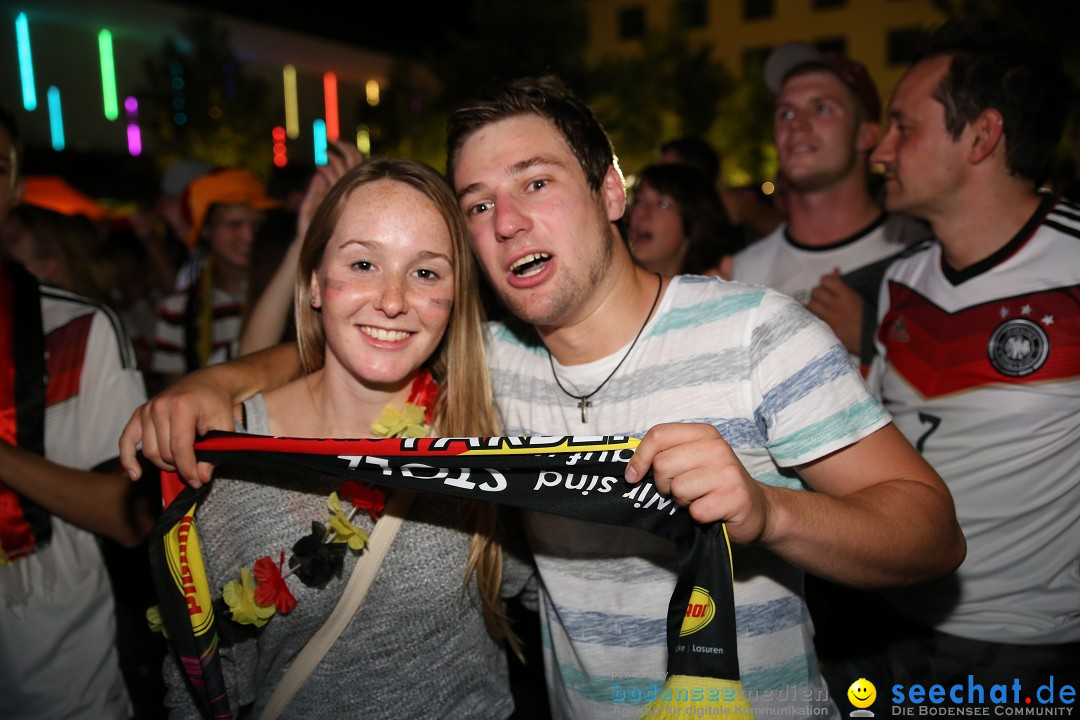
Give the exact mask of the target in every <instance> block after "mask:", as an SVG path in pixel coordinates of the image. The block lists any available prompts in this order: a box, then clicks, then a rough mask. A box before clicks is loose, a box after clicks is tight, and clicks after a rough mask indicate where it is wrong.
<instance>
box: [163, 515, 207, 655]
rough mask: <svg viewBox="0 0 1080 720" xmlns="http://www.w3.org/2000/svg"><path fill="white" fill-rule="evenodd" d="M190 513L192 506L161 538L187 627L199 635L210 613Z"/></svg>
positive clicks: (199, 554)
mask: <svg viewBox="0 0 1080 720" xmlns="http://www.w3.org/2000/svg"><path fill="white" fill-rule="evenodd" d="M194 512H195V506H194V505H192V507H191V509H190V510H188V512H187V515H185V516H184V517H183V518H182V519H181V520H180V522H178V523H177V524H176V527H174V528H173V529H172V530H170V531H169V533H168V534H167V535H166V536H165V550H166V560H167V561H168V564H169V572H170V573H171V574H172V578H173V582H175V583H176V589H177V590H178V591H179V592H180V594H181V595H183V596H184V600H185V601H186V603H187V610H188V615H189V616H190V617H191V627H192V629H193V630H194V632H195V634H196V635H202V634H203V633H205V632H207V631H208V630H209V629H210V626H211V623H212V622H213V620H214V609H213V606H212V598H211V597H210V587H209V585H208V584H207V582H206V569H205V568H204V567H203V559H202V552H201V551H200V549H199V536H198V535H197V534H196V532H195V523H194V522H193V520H192V515H193V514H194Z"/></svg>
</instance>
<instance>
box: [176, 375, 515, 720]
mask: <svg viewBox="0 0 1080 720" xmlns="http://www.w3.org/2000/svg"><path fill="white" fill-rule="evenodd" d="M245 412H246V417H247V431H248V432H252V433H258V434H269V424H268V420H267V416H266V407H265V405H264V404H263V401H262V397H261V396H256V397H255V398H253V399H252V400H249V401H248V402H247V403H245ZM252 473H257V474H258V482H251V481H250V478H251V476H252ZM245 478H247V479H245ZM341 483H342V480H341V478H335V477H329V476H321V475H316V476H303V477H300V476H295V475H280V476H279V475H274V474H269V475H268V474H267V473H265V472H260V471H247V470H245V469H241V468H229V467H219V468H218V472H217V475H216V477H215V479H214V481H213V487H212V489H211V491H210V493H209V496H208V497H207V499H206V501H205V502H204V504H203V506H202V507H201V508H200V509H199V511H198V514H197V515H196V519H197V522H198V532H199V539H200V542H201V545H202V554H203V558H204V561H205V563H206V569H207V575H208V576H209V578H210V586H211V592H212V593H213V594H214V595H215V597H220V593H221V589H222V588H223V587H224V586H225V583H227V582H228V581H229V580H231V579H234V578H235V579H237V580H239V576H240V575H239V569H238V568H239V566H241V565H243V566H245V567H247V568H248V569H251V568H252V566H253V565H254V563H255V561H256V560H257V559H259V558H260V557H263V556H264V555H269V556H270V557H271V558H272V559H273V560H274V561H275V562H277V560H278V559H279V554H280V552H281V551H282V550H285V553H286V557H287V556H288V555H289V554H290V549H291V548H292V545H293V543H295V542H296V541H297V540H299V539H300V538H301V537H303V536H304V535H307V534H308V533H309V532H310V531H311V522H312V521H313V520H317V521H319V522H323V523H325V520H326V518H327V517H328V516H329V512H328V511H327V508H326V500H327V497H328V496H329V494H330V492H331V491H334V490H339V489H340V486H341ZM339 494H340V493H339ZM354 523H355V524H357V525H361V526H363V527H364V528H365V529H366V530H368V531H369V532H370V531H371V529H372V527H373V524H372V522H371V519H370V517H369V516H367V514H366V513H364V514H363V515H361V514H360V513H358V514H357V516H356V517H355V518H354ZM460 527H461V517H460V513H459V511H458V507H457V505H456V503H455V501H453V500H452V499H449V498H441V497H436V496H425V495H418V496H417V497H416V499H415V500H414V501H413V504H412V507H411V508H410V509H409V512H408V515H407V516H406V521H405V522H404V523H403V524H402V527H401V530H400V531H399V533H398V535H397V537H396V538H395V540H394V544H393V545H392V546H391V548H390V552H389V553H388V554H387V556H386V559H385V560H384V561H383V564H382V566H381V567H380V568H379V572H378V574H377V575H376V577H375V581H374V583H373V585H372V587H371V589H370V591H369V592H368V595H367V597H366V598H365V599H364V603H363V605H362V606H361V607H360V609H359V610H358V611H357V613H356V615H355V616H354V617H353V619H352V621H351V622H350V623H349V626H348V627H347V628H346V629H345V631H344V633H342V635H341V637H340V638H338V640H337V642H336V643H335V644H334V646H333V647H332V648H331V649H330V652H329V653H328V654H327V656H326V657H325V658H324V659H323V660H322V662H321V663H320V664H319V666H318V667H317V668H316V669H315V671H314V672H313V673H312V674H311V676H310V677H309V678H308V679H307V681H306V682H305V683H304V685H303V687H301V688H300V690H299V692H298V693H297V694H296V696H295V697H294V698H293V700H292V702H291V703H290V704H289V706H288V707H287V708H286V709H285V712H284V713H283V715H282V717H285V718H311V719H312V720H314V719H316V718H326V719H327V720H341V719H342V718H382V717H393V718H428V717H431V718H481V719H482V718H505V717H507V716H509V715H510V713H511V712H512V711H513V707H514V704H513V700H512V698H511V695H510V690H509V684H508V680H507V670H506V657H505V653H504V650H503V645H502V643H500V642H496V641H495V640H493V639H492V638H491V636H490V635H488V633H487V632H486V630H485V627H484V621H483V617H482V616H481V613H480V611H479V610H478V607H479V601H478V600H475V599H474V598H475V591H474V589H472V587H471V586H470V592H469V593H466V592H465V591H464V589H463V579H464V567H465V559H466V557H467V556H468V551H469V542H470V537H469V535H468V533H466V532H464V531H462V530H460V529H459V528H460ZM355 559H356V558H355V556H354V555H353V554H352V553H351V552H347V554H346V559H345V567H344V569H343V571H342V574H341V577H340V578H334V579H332V580H331V581H330V582H329V584H327V585H326V587H324V588H322V589H316V588H309V587H307V586H305V585H304V584H303V583H301V582H300V580H299V578H297V577H296V576H295V575H294V576H292V577H290V578H288V579H287V581H286V582H287V583H288V585H289V589H290V590H291V591H292V593H293V595H294V596H295V597H296V600H297V603H298V604H297V607H296V609H295V610H293V611H292V613H290V614H288V615H276V616H274V617H273V618H272V619H271V620H270V622H269V623H268V624H267V625H266V626H265V627H263V628H262V629H261V630H258V631H256V636H255V637H252V638H246V639H242V640H238V641H236V642H233V643H232V644H231V645H229V646H227V647H223V648H222V649H221V651H220V652H221V656H222V665H223V668H224V673H225V678H226V683H227V686H228V691H229V697H230V699H231V701H232V704H233V712H234V713H236V714H238V715H240V716H245V715H246V714H248V713H250V714H251V716H252V717H258V714H259V713H260V712H261V710H262V707H263V705H264V704H265V703H266V702H267V700H269V698H270V695H271V693H273V691H274V688H275V687H277V685H278V683H279V682H280V680H281V678H282V676H283V674H284V673H285V671H286V669H287V668H288V667H289V665H290V663H291V662H292V660H293V658H295V656H296V655H297V654H298V653H299V652H300V650H301V649H302V648H303V646H304V644H305V643H306V642H307V640H308V638H310V637H311V635H312V634H313V633H314V632H315V631H316V630H317V629H318V628H319V626H320V625H321V624H322V623H323V621H324V620H325V619H326V617H327V616H328V615H329V614H330V612H331V611H332V610H333V608H334V606H335V604H336V603H337V601H338V598H339V596H340V595H341V591H342V589H343V588H344V586H345V583H346V582H347V580H348V577H349V574H350V573H351V572H352V569H353V565H354V563H355ZM531 574H532V569H531V567H529V566H528V565H527V564H526V563H524V562H522V561H521V560H520V559H518V558H515V557H513V556H512V555H511V554H510V553H507V554H506V562H505V569H504V575H503V594H504V596H506V597H509V596H512V595H515V594H517V593H518V592H520V591H521V590H522V589H523V588H524V586H525V585H526V583H527V582H528V580H529V578H530V576H531ZM218 622H219V623H222V624H225V623H229V622H231V621H230V620H227V619H223V618H219V620H218ZM164 672H165V680H166V684H167V686H168V692H167V693H166V698H165V702H166V705H167V706H168V707H169V716H170V717H171V718H195V717H198V710H197V709H196V707H195V706H194V703H193V700H192V698H191V696H190V694H189V693H188V689H187V687H186V685H185V683H184V680H183V679H182V678H181V675H180V672H179V669H178V668H177V666H176V663H175V661H174V660H173V659H172V657H169V658H167V659H166V661H165V668H164Z"/></svg>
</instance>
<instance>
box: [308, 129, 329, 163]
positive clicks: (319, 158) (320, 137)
mask: <svg viewBox="0 0 1080 720" xmlns="http://www.w3.org/2000/svg"><path fill="white" fill-rule="evenodd" d="M311 130H312V134H313V135H314V136H315V164H316V165H325V164H326V163H327V159H326V121H325V120H322V119H319V120H316V121H315V122H313V123H311Z"/></svg>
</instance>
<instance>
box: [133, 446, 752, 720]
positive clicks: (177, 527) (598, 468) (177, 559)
mask: <svg viewBox="0 0 1080 720" xmlns="http://www.w3.org/2000/svg"><path fill="white" fill-rule="evenodd" d="M637 445H638V441H637V440H636V439H634V438H628V437H622V436H607V437H593V436H589V437H585V436H577V437H493V438H389V439H378V440H327V439H298V438H272V437H265V436H259V435H246V434H241V433H224V432H212V433H209V434H208V435H207V436H206V437H205V438H204V439H202V440H200V441H199V442H197V443H196V445H195V450H196V455H197V457H198V459H199V460H200V461H206V462H212V463H216V464H218V465H240V466H246V467H250V468H262V469H266V470H273V471H275V472H290V473H291V472H295V473H301V474H302V473H328V474H334V475H340V476H342V478H343V481H345V480H354V481H356V480H359V481H364V482H368V483H371V484H374V485H379V486H383V487H386V488H404V489H407V490H412V491H416V492H423V493H434V494H439V495H447V496H450V497H456V498H462V499H468V500H484V501H488V502H496V503H500V504H504V505H509V506H512V507H517V508H522V509H526V510H534V511H538V512H545V513H551V514H555V515H560V516H563V517H568V518H573V519H577V520H586V521H590V522H599V523H607V524H613V525H621V526H626V527H634V528H638V529H640V530H644V531H646V532H649V533H652V534H654V535H658V536H660V537H663V538H666V539H668V540H671V541H672V542H673V543H675V545H676V547H677V549H678V551H679V577H678V580H677V583H676V586H675V590H674V593H673V594H672V597H671V601H670V604H669V606H668V618H667V643H668V681H667V684H666V685H665V687H664V689H663V690H662V691H661V692H659V693H657V697H653V698H632V700H643V701H650V700H651V701H655V703H656V704H658V705H661V706H666V708H664V709H659V708H654V707H650V708H648V709H646V707H645V706H644V705H641V706H640V707H641V709H642V711H643V712H646V713H653V714H655V713H657V712H670V713H671V714H674V713H676V712H681V710H675V709H673V708H672V707H671V706H672V704H678V705H679V706H680V707H688V706H694V705H701V706H705V705H708V706H713V707H715V706H716V705H717V704H718V703H726V704H728V705H729V706H730V708H729V710H730V711H731V712H734V713H746V714H750V712H751V711H750V709H749V707H748V705H747V703H746V700H745V696H744V694H743V690H742V686H741V683H740V682H739V667H738V657H737V653H736V640H735V609H734V598H733V591H732V570H731V554H730V547H729V545H728V539H727V533H726V531H725V529H724V526H723V525H722V524H721V523H714V524H711V525H699V524H697V523H695V522H694V521H693V520H692V519H691V518H690V516H689V513H688V512H687V511H686V509H685V508H682V507H680V506H679V505H677V504H676V503H675V502H674V501H673V500H671V499H670V498H669V497H666V496H663V495H661V494H660V493H658V492H657V491H656V488H655V487H654V486H653V484H652V482H651V474H650V475H647V476H646V477H645V478H643V479H642V480H641V481H640V482H638V483H636V484H634V485H631V484H629V483H627V482H626V481H625V480H624V479H623V472H624V471H625V468H626V463H627V461H628V460H629V459H630V457H631V456H632V455H633V453H634V450H635V448H636V447H637ZM208 491H209V488H208V487H203V488H202V489H200V490H198V491H193V490H191V489H190V488H184V489H183V490H182V491H180V492H179V494H178V495H176V496H175V498H172V499H171V502H170V498H169V497H168V496H166V502H167V503H169V505H168V507H167V508H166V510H165V512H164V513H163V515H162V516H161V518H160V520H159V521H158V524H157V526H156V527H155V529H154V532H153V534H152V536H151V561H152V566H153V569H154V574H155V582H156V583H157V586H158V595H159V601H160V603H161V614H162V619H163V621H164V624H165V627H166V628H167V630H168V633H169V636H170V639H171V640H172V642H173V643H174V647H175V650H176V652H177V654H178V656H179V658H180V661H181V665H182V667H183V668H184V670H185V671H186V673H187V676H188V679H189V681H190V683H191V686H192V688H193V691H194V693H195V695H196V697H197V699H198V702H199V704H200V705H201V707H202V708H203V712H204V713H205V714H206V715H207V716H208V717H213V718H225V717H232V715H231V710H230V707H229V701H228V698H227V697H226V693H225V683H224V678H223V676H222V675H221V667H220V659H219V657H218V654H217V644H218V635H217V631H216V630H215V627H214V614H213V609H212V606H211V603H212V595H211V590H210V586H209V583H208V581H207V578H206V575H205V572H204V569H203V564H202V557H201V555H200V553H199V546H198V537H197V533H196V529H195V518H194V515H195V510H196V508H197V507H198V504H199V502H200V501H201V500H202V498H203V497H205V494H206V493H207V492H208Z"/></svg>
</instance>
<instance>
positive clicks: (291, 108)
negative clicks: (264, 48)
mask: <svg viewBox="0 0 1080 720" xmlns="http://www.w3.org/2000/svg"><path fill="white" fill-rule="evenodd" d="M281 74H282V77H283V79H284V81H285V134H286V135H288V136H289V138H290V139H292V140H295V139H296V138H298V137H300V110H299V103H298V102H297V99H296V68H294V67H293V66H292V65H286V66H285V68H284V69H283V70H282V72H281Z"/></svg>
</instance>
